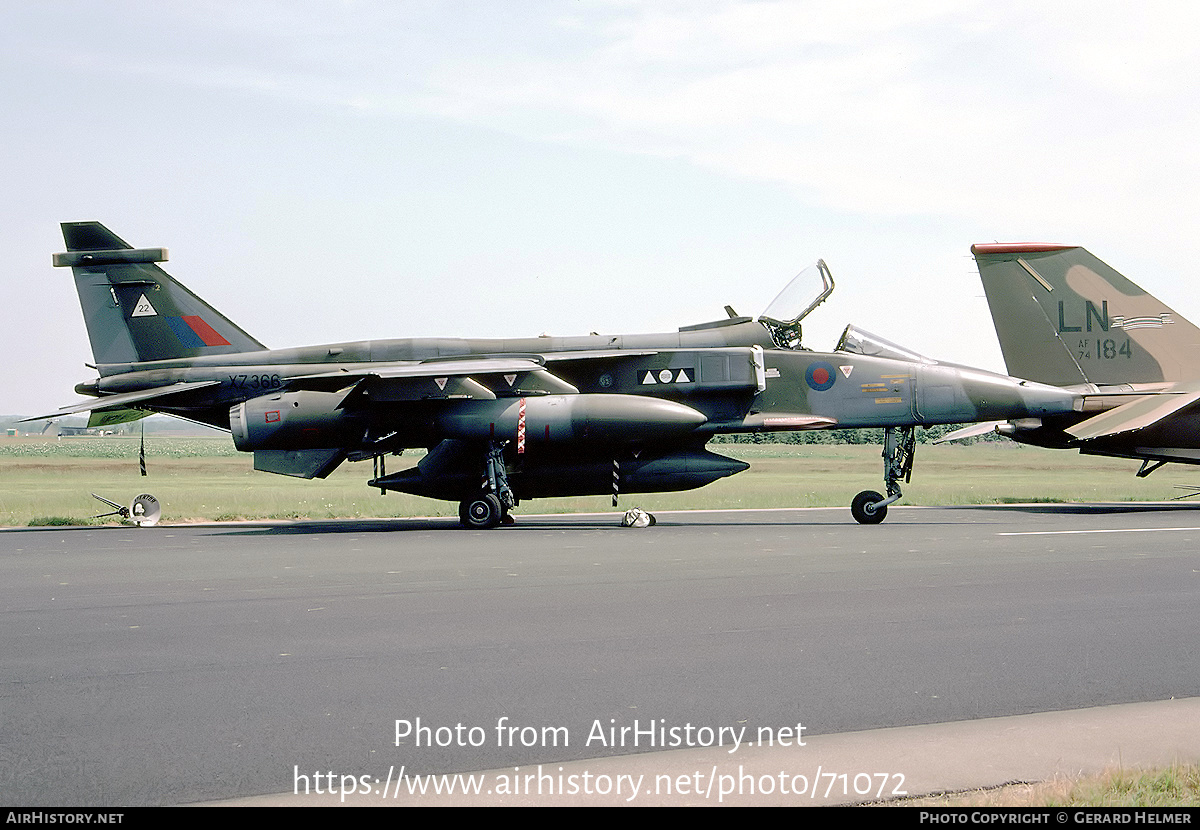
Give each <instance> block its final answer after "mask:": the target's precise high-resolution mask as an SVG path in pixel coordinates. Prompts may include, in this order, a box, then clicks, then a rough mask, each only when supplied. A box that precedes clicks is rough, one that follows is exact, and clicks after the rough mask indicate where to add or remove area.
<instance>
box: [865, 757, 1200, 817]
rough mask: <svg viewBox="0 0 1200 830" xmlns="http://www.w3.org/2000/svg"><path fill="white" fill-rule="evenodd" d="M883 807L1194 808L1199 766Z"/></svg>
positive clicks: (1199, 795)
mask: <svg viewBox="0 0 1200 830" xmlns="http://www.w3.org/2000/svg"><path fill="white" fill-rule="evenodd" d="M883 806H889V807H1197V806H1200V768H1197V767H1194V766H1173V767H1167V768H1165V769H1157V770H1148V771H1133V770H1113V771H1109V772H1106V773H1103V774H1101V775H1092V776H1086V777H1084V778H1079V779H1066V780H1058V781H1047V782H1043V783H1034V784H1009V785H1007V786H1004V787H997V788H995V789H990V790H975V791H972V792H964V793H951V794H948V795H940V796H931V797H928V798H912V799H900V800H897V801H889V802H886V803H885V804H884V805H883Z"/></svg>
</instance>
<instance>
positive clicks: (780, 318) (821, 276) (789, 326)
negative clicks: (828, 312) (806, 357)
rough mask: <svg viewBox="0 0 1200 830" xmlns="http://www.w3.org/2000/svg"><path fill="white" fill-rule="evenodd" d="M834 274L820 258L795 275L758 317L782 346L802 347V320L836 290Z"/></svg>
mask: <svg viewBox="0 0 1200 830" xmlns="http://www.w3.org/2000/svg"><path fill="white" fill-rule="evenodd" d="M833 288H834V285H833V275H832V274H831V273H829V267H828V266H826V265H825V260H823V259H819V260H817V262H816V264H815V265H810V266H808V267H807V268H805V269H804V270H803V271H801V272H800V273H799V274H797V275H796V276H795V277H793V278H792V281H791V282H789V283H788V284H787V285H786V286H784V288H783V290H782V291H780V292H779V294H778V296H776V297H775V299H774V300H772V301H771V304H770V305H769V306H767V310H766V311H764V312H763V313H762V314H761V315H759V317H758V322H760V323H762V324H763V325H764V326H766V328H767V330H768V331H770V332H771V339H772V340H773V341H774V342H775V345H776V346H778V347H779V348H781V349H798V348H800V321H801V320H802V319H804V317H806V316H807V315H808V313H809V312H810V311H812V310H813V309H814V308H816V307H817V306H819V305H820V304H821V303H823V302H825V300H827V299H828V298H829V295H830V294H832V293H833Z"/></svg>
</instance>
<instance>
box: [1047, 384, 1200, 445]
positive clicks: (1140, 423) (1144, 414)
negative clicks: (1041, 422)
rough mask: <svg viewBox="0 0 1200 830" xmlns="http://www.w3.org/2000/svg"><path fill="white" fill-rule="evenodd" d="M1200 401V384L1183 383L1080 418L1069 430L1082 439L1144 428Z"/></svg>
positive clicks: (1067, 430)
mask: <svg viewBox="0 0 1200 830" xmlns="http://www.w3.org/2000/svg"><path fill="white" fill-rule="evenodd" d="M1198 400H1200V384H1181V385H1179V386H1176V387H1174V389H1173V390H1172V391H1171V392H1166V393H1162V394H1158V395H1147V396H1146V397H1144V398H1139V399H1137V400H1134V401H1130V402H1129V403H1125V404H1121V405H1120V406H1118V407H1114V408H1113V409H1110V410H1108V411H1107V412H1101V413H1100V414H1099V415H1096V416H1094V417H1092V418H1088V419H1087V420H1086V421H1081V422H1079V423H1078V424H1075V426H1073V427H1068V428H1067V429H1066V432H1067V434H1068V435H1071V436H1073V437H1075V438H1078V439H1079V440H1081V441H1088V440H1090V439H1093V438H1103V437H1104V436H1107V435H1117V434H1119V433H1122V432H1132V431H1133V430H1136V429H1144V428H1146V427H1148V426H1151V425H1153V424H1156V423H1158V422H1159V421H1161V420H1163V419H1164V418H1166V417H1168V416H1170V415H1173V414H1174V413H1176V412H1178V411H1179V410H1181V409H1183V408H1184V407H1185V406H1188V405H1189V404H1193V403H1195V402H1196V401H1198Z"/></svg>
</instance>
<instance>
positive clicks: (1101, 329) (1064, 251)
mask: <svg viewBox="0 0 1200 830" xmlns="http://www.w3.org/2000/svg"><path fill="white" fill-rule="evenodd" d="M971 253H973V254H974V255H975V261H976V263H977V264H978V266H979V274H980V277H981V279H982V280H983V287H984V291H985V293H986V294H987V301H988V306H989V308H990V309H991V313H992V321H993V323H994V324H995V326H996V334H997V336H998V337H999V339H1000V348H1001V350H1002V351H1003V353H1004V362H1005V364H1006V365H1007V367H1008V370H1009V371H1010V372H1012V373H1013V374H1014V375H1018V376H1020V377H1025V378H1029V379H1031V380H1036V381H1040V382H1042V383H1048V384H1053V385H1056V386H1060V387H1064V388H1066V389H1068V390H1071V391H1074V392H1077V393H1078V394H1079V395H1080V401H1079V405H1078V409H1079V412H1078V413H1077V414H1074V415H1067V416H1055V417H1053V418H1049V419H1040V420H1037V421H1028V420H1027V421H1024V422H1022V421H1020V420H1017V421H1012V422H1009V423H1008V424H1004V425H1001V426H1000V427H999V428H998V431H999V432H1000V433H1001V434H1004V435H1008V436H1009V437H1010V438H1013V439H1014V440H1017V441H1021V442H1024V443H1030V444H1037V445H1040V446H1048V447H1062V448H1074V449H1078V450H1080V451H1081V452H1084V453H1088V454H1093V455H1111V456H1118V457H1125V458H1138V459H1142V460H1143V464H1142V469H1141V470H1140V471H1139V473H1138V475H1148V474H1149V473H1150V472H1152V471H1153V470H1155V469H1158V467H1160V466H1162V464H1164V463H1167V462H1168V461H1178V462H1183V463H1192V464H1200V412H1198V411H1197V409H1198V407H1197V401H1200V329H1197V328H1196V326H1194V325H1192V323H1190V322H1188V321H1187V320H1186V319H1184V318H1183V317H1181V316H1180V315H1179V314H1177V313H1176V312H1175V311H1173V310H1171V309H1170V308H1169V307H1168V306H1167V305H1165V304H1164V303H1163V302H1162V301H1161V300H1159V299H1158V298H1156V297H1154V296H1153V295H1151V294H1148V293H1147V292H1146V291H1145V290H1143V289H1142V288H1140V287H1139V286H1137V285H1135V284H1134V283H1133V282H1131V281H1130V280H1128V279H1126V278H1125V277H1124V276H1122V275H1121V274H1119V273H1118V272H1117V271H1115V270H1113V269H1112V268H1111V267H1109V266H1108V265H1106V264H1105V263H1104V262H1101V261H1100V260H1099V259H1097V258H1096V257H1095V256H1093V255H1092V254H1090V253H1088V252H1087V251H1086V250H1084V249H1083V248H1078V247H1072V246H1067V245H1036V244H986V245H974V246H972V248H971Z"/></svg>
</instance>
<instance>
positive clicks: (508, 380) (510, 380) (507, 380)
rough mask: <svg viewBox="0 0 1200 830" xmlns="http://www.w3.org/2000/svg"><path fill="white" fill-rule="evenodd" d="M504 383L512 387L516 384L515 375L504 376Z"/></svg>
mask: <svg viewBox="0 0 1200 830" xmlns="http://www.w3.org/2000/svg"><path fill="white" fill-rule="evenodd" d="M504 382H505V383H507V384H508V385H509V386H512V385H513V384H514V383H516V382H517V376H516V375H505V376H504Z"/></svg>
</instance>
